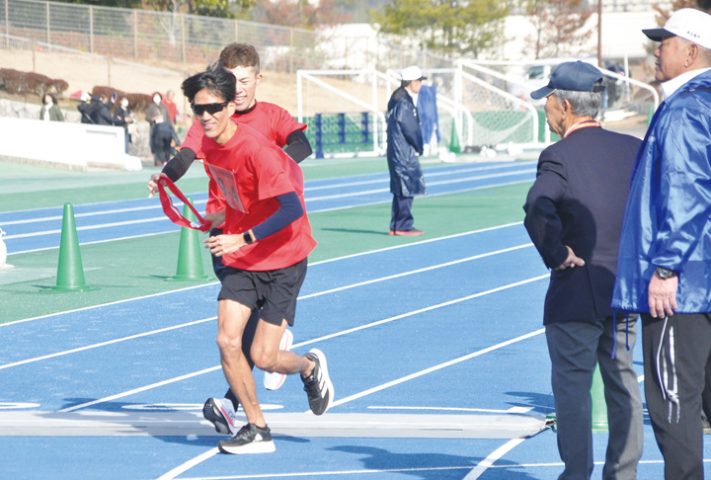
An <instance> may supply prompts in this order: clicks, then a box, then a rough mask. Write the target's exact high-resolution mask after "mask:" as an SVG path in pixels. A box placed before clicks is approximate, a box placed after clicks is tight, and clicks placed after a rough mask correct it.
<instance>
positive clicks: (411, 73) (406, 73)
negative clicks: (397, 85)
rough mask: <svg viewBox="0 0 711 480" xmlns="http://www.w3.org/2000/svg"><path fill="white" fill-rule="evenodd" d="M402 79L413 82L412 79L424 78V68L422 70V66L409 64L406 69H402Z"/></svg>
mask: <svg viewBox="0 0 711 480" xmlns="http://www.w3.org/2000/svg"><path fill="white" fill-rule="evenodd" d="M401 76H402V81H403V82H411V81H412V80H424V79H425V78H427V77H425V76H424V75H422V70H420V67H417V66H415V65H412V66H409V67H407V68H406V69H404V70H403V71H402V74H401Z"/></svg>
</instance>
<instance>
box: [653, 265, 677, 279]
mask: <svg viewBox="0 0 711 480" xmlns="http://www.w3.org/2000/svg"><path fill="white" fill-rule="evenodd" d="M654 274H655V275H656V276H657V277H659V278H661V279H662V280H666V279H668V278H671V277H673V276H675V275H676V272H675V271H674V270H669V269H668V268H664V267H657V268H656V270H654Z"/></svg>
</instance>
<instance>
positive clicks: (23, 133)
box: [0, 117, 143, 170]
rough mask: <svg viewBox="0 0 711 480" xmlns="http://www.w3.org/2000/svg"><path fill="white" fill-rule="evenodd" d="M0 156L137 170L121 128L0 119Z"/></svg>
mask: <svg viewBox="0 0 711 480" xmlns="http://www.w3.org/2000/svg"><path fill="white" fill-rule="evenodd" d="M0 131H1V132H3V141H2V142H0V156H5V157H13V158H20V159H25V160H34V161H39V162H47V163H53V164H61V165H66V166H69V167H71V168H78V169H88V168H115V169H120V170H141V169H142V168H143V167H142V165H141V160H140V159H139V158H138V157H134V156H131V155H127V154H126V153H124V130H123V128H121V127H109V126H102V125H87V124H83V123H71V122H45V121H42V120H28V119H22V118H8V117H0Z"/></svg>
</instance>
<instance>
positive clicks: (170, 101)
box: [163, 90, 178, 125]
mask: <svg viewBox="0 0 711 480" xmlns="http://www.w3.org/2000/svg"><path fill="white" fill-rule="evenodd" d="M163 106H164V107H165V111H166V113H167V114H168V119H169V120H170V123H171V124H172V125H175V122H176V120H177V119H178V106H177V105H176V104H175V92H174V91H173V90H168V91H167V92H165V98H163Z"/></svg>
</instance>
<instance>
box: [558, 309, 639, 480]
mask: <svg viewBox="0 0 711 480" xmlns="http://www.w3.org/2000/svg"><path fill="white" fill-rule="evenodd" d="M635 326H636V321H630V323H629V345H630V350H629V351H628V350H627V349H626V348H625V336H626V332H625V331H626V328H627V326H626V324H625V322H624V321H620V322H618V323H617V324H616V326H615V331H614V332H613V329H612V319H611V318H605V319H599V320H598V321H597V322H595V323H592V322H564V323H554V324H550V325H546V341H547V342H548V352H549V355H550V358H551V383H552V387H553V396H554V398H555V411H556V425H557V432H558V434H557V440H558V452H559V453H560V458H561V460H563V463H565V468H564V470H563V473H562V474H561V475H560V476H559V477H558V478H559V479H560V480H588V479H589V478H590V475H591V474H592V471H593V448H592V444H593V439H592V398H591V396H590V388H591V387H592V381H593V373H594V372H595V364H596V363H598V364H599V365H600V373H601V375H602V380H603V383H604V386H605V404H606V405H607V423H608V428H609V436H608V441H607V451H606V453H605V466H604V467H603V470H602V478H603V479H604V480H613V479H614V480H636V478H637V464H638V463H639V459H640V458H641V456H642V438H643V436H642V402H641V399H640V391H639V383H638V382H637V374H636V373H635V371H634V368H633V367H632V351H633V349H634V344H635V338H636V334H635V332H636V329H635ZM613 336H614V338H615V339H616V343H617V349H616V355H615V358H614V359H613V358H610V352H611V351H612V343H613Z"/></svg>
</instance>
